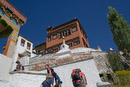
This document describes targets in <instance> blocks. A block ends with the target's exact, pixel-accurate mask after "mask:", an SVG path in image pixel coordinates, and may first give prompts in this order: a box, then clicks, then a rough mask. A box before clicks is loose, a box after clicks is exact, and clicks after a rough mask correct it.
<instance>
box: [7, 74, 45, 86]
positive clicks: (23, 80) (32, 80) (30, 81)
mask: <svg viewBox="0 0 130 87" xmlns="http://www.w3.org/2000/svg"><path fill="white" fill-rule="evenodd" d="M45 78H46V76H45V75H35V74H25V73H16V74H12V75H11V78H10V82H9V86H8V87H40V84H41V83H42V82H43V81H44V80H45Z"/></svg>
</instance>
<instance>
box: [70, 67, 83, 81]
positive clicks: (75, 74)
mask: <svg viewBox="0 0 130 87" xmlns="http://www.w3.org/2000/svg"><path fill="white" fill-rule="evenodd" d="M80 72H81V70H80V69H73V72H72V74H71V77H72V80H73V82H74V81H77V80H81V77H80Z"/></svg>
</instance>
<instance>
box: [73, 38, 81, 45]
mask: <svg viewBox="0 0 130 87" xmlns="http://www.w3.org/2000/svg"><path fill="white" fill-rule="evenodd" d="M73 43H74V46H75V45H78V44H80V40H79V38H78V39H75V40H74V41H73Z"/></svg>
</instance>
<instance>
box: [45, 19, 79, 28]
mask: <svg viewBox="0 0 130 87" xmlns="http://www.w3.org/2000/svg"><path fill="white" fill-rule="evenodd" d="M75 21H78V22H79V20H78V19H77V18H75V19H73V20H71V21H68V22H66V23H64V24H61V25H58V26H56V27H54V28H53V27H52V26H50V27H49V28H47V30H49V29H53V30H54V29H57V28H59V27H62V26H64V25H67V24H69V23H72V22H75Z"/></svg>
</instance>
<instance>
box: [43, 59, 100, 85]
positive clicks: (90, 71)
mask: <svg viewBox="0 0 130 87" xmlns="http://www.w3.org/2000/svg"><path fill="white" fill-rule="evenodd" d="M75 68H80V69H81V71H82V72H83V73H84V74H85V76H86V78H87V83H88V85H87V87H97V86H96V83H97V82H101V80H100V77H99V74H98V70H97V67H96V65H95V63H94V60H93V59H89V60H85V61H80V62H76V63H71V64H67V65H62V66H58V67H54V68H53V69H54V70H55V71H56V72H57V74H58V75H59V76H60V78H61V80H62V82H63V84H62V87H73V84H72V79H71V73H72V70H73V69H75ZM42 72H46V70H43V71H42Z"/></svg>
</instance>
